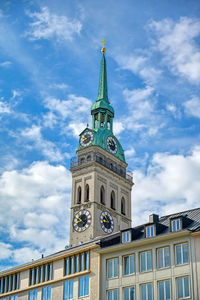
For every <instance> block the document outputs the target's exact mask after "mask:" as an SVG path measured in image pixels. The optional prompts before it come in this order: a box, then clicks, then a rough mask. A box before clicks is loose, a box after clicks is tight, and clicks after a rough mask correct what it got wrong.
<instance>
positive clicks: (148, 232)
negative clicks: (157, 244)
mask: <svg viewBox="0 0 200 300" xmlns="http://www.w3.org/2000/svg"><path fill="white" fill-rule="evenodd" d="M154 235H155V228H154V225H149V226H147V227H146V237H152V236H154Z"/></svg>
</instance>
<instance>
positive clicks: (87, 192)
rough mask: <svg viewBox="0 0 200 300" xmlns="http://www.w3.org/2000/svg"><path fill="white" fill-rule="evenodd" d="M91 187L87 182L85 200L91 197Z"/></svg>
mask: <svg viewBox="0 0 200 300" xmlns="http://www.w3.org/2000/svg"><path fill="white" fill-rule="evenodd" d="M89 198H90V188H89V185H88V184H86V187H85V202H88V201H89V200H90V199H89Z"/></svg>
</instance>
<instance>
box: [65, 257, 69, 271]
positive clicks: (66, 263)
mask: <svg viewBox="0 0 200 300" xmlns="http://www.w3.org/2000/svg"><path fill="white" fill-rule="evenodd" d="M65 275H69V258H67V259H66V261H65Z"/></svg>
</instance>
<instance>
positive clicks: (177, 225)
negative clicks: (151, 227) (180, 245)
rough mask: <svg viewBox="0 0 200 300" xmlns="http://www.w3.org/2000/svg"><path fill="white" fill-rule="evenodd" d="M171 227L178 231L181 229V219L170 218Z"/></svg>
mask: <svg viewBox="0 0 200 300" xmlns="http://www.w3.org/2000/svg"><path fill="white" fill-rule="evenodd" d="M171 229H172V231H179V230H180V229H181V220H180V219H175V220H172V221H171Z"/></svg>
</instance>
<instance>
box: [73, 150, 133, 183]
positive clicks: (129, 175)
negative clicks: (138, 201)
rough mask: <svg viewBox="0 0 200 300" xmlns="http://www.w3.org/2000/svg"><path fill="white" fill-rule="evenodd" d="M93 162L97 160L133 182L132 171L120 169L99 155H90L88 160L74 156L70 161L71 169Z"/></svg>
mask: <svg viewBox="0 0 200 300" xmlns="http://www.w3.org/2000/svg"><path fill="white" fill-rule="evenodd" d="M91 162H97V163H99V164H100V165H102V166H104V167H106V168H107V169H109V170H111V171H113V172H114V173H116V174H118V175H119V176H121V177H123V178H125V179H127V180H128V181H130V182H133V175H132V172H130V171H124V170H122V169H119V168H117V167H115V166H114V165H113V164H112V162H107V161H105V160H103V159H102V157H99V156H97V155H96V156H93V157H91V156H89V157H88V159H87V160H85V159H81V160H80V161H78V160H77V157H73V158H72V159H71V162H70V169H74V168H76V167H79V166H83V165H87V164H89V163H91Z"/></svg>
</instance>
